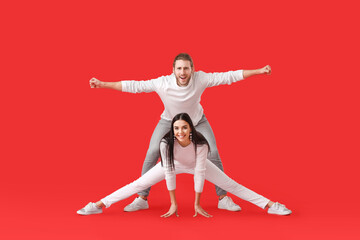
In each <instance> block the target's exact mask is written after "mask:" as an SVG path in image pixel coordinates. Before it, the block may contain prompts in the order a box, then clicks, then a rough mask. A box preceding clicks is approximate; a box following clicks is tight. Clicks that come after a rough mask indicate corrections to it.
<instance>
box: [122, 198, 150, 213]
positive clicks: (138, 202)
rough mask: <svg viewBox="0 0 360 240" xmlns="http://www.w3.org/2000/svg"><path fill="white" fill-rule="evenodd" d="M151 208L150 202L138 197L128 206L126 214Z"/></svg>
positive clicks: (125, 209)
mask: <svg viewBox="0 0 360 240" xmlns="http://www.w3.org/2000/svg"><path fill="white" fill-rule="evenodd" d="M148 208H149V204H148V201H146V200H144V199H142V198H141V197H137V198H135V200H134V201H133V202H132V203H130V204H129V205H127V206H126V207H125V208H124V211H125V212H135V211H139V210H144V209H148Z"/></svg>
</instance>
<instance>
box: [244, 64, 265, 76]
mask: <svg viewBox="0 0 360 240" xmlns="http://www.w3.org/2000/svg"><path fill="white" fill-rule="evenodd" d="M259 74H268V75H269V74H271V67H270V66H269V65H266V66H265V67H263V68H259V69H254V70H243V77H244V79H245V78H248V77H251V76H254V75H259Z"/></svg>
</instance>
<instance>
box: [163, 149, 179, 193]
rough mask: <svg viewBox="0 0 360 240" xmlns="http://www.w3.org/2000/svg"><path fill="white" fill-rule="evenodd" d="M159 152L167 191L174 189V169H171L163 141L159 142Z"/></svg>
mask: <svg viewBox="0 0 360 240" xmlns="http://www.w3.org/2000/svg"><path fill="white" fill-rule="evenodd" d="M160 154H161V159H162V161H163V170H164V173H165V180H166V186H167V189H168V190H169V191H171V190H175V189H176V174H175V170H174V169H171V166H169V164H168V159H167V144H166V143H165V142H161V143H160Z"/></svg>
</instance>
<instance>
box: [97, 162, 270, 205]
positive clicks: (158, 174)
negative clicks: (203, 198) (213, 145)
mask: <svg viewBox="0 0 360 240" xmlns="http://www.w3.org/2000/svg"><path fill="white" fill-rule="evenodd" d="M175 172H176V174H181V173H188V174H194V169H193V168H188V167H186V166H184V165H182V164H180V163H177V162H176V163H175ZM164 179H165V173H164V169H163V168H162V166H161V163H160V162H159V163H157V164H156V165H155V166H154V167H153V168H152V169H150V170H149V171H148V172H146V173H145V174H144V175H142V176H141V177H140V178H138V179H137V180H135V181H134V182H132V183H130V184H128V185H126V186H124V187H122V188H120V189H119V190H117V191H115V192H113V193H112V194H110V195H108V196H106V197H105V198H103V199H101V202H103V203H104V205H105V206H106V207H107V208H108V207H110V206H111V204H113V203H116V202H118V201H121V200H123V199H126V198H128V197H130V196H131V195H133V194H135V193H138V192H141V191H142V190H144V189H147V188H149V187H151V186H152V185H154V184H156V183H158V182H160V181H162V180H164ZM205 179H206V180H208V181H209V182H211V183H213V184H215V185H217V186H219V187H220V188H222V189H224V190H225V191H227V192H230V193H232V194H234V195H235V196H237V197H239V198H241V199H243V200H246V201H249V202H251V203H253V204H255V205H256V206H258V207H260V208H263V209H264V208H265V207H266V205H267V204H268V202H269V201H270V200H269V199H267V198H265V197H263V196H261V195H259V194H257V193H256V192H254V191H252V190H250V189H248V188H246V187H244V186H242V185H240V184H238V183H237V182H235V181H234V180H232V179H231V178H229V177H228V176H227V175H226V174H225V173H224V172H222V171H221V170H220V169H219V168H218V167H216V166H215V165H214V164H213V163H212V162H210V161H209V160H206V171H205Z"/></svg>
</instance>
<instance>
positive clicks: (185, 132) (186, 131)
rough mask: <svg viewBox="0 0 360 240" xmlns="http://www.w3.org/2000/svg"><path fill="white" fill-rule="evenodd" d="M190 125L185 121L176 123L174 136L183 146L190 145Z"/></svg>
mask: <svg viewBox="0 0 360 240" xmlns="http://www.w3.org/2000/svg"><path fill="white" fill-rule="evenodd" d="M190 132H191V129H190V125H189V124H188V123H187V122H186V121H184V120H177V121H176V122H174V135H175V137H176V139H177V140H178V142H179V143H180V145H181V146H186V145H189V144H190Z"/></svg>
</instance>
